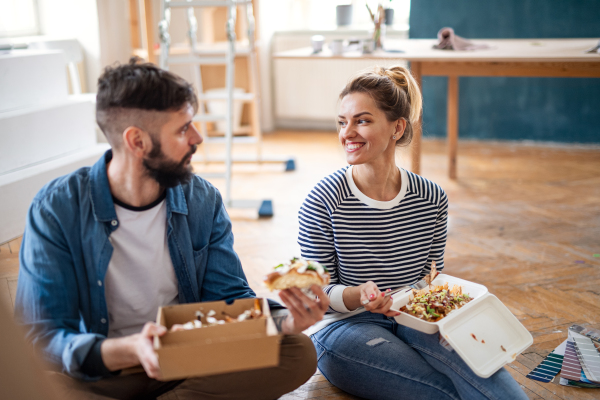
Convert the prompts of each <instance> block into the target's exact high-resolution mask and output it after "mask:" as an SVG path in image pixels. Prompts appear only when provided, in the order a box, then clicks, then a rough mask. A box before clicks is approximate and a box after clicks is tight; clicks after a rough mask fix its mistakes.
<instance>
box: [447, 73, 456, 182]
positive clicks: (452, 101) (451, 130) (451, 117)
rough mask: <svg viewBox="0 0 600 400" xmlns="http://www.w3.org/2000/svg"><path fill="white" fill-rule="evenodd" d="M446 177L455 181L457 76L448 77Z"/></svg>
mask: <svg viewBox="0 0 600 400" xmlns="http://www.w3.org/2000/svg"><path fill="white" fill-rule="evenodd" d="M447 117H448V120H447V130H448V175H449V177H450V179H456V152H457V148H458V76H456V75H453V76H449V77H448V116H447Z"/></svg>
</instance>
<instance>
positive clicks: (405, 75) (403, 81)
mask: <svg viewBox="0 0 600 400" xmlns="http://www.w3.org/2000/svg"><path fill="white" fill-rule="evenodd" d="M375 72H376V73H377V74H379V75H381V76H386V77H388V78H389V79H390V80H391V81H392V82H393V83H394V85H395V86H396V87H397V88H399V89H401V90H404V92H405V93H406V94H407V97H408V99H407V100H408V102H409V104H410V113H409V117H408V119H409V120H410V123H411V124H413V125H414V124H416V123H418V122H419V117H420V116H421V111H422V108H423V100H422V97H421V89H419V84H418V83H417V80H416V79H415V78H414V77H413V76H412V74H411V72H410V70H409V69H408V68H405V67H403V66H401V65H394V66H393V67H389V68H386V67H376V68H375Z"/></svg>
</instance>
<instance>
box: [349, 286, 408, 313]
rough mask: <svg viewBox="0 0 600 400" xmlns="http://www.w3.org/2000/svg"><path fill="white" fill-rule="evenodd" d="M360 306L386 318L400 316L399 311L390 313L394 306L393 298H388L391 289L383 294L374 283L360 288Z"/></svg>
mask: <svg viewBox="0 0 600 400" xmlns="http://www.w3.org/2000/svg"><path fill="white" fill-rule="evenodd" d="M358 288H359V290H360V304H362V305H363V306H364V307H365V310H367V311H370V312H372V313H374V314H383V315H385V316H386V317H395V316H398V315H400V313H399V312H397V311H390V307H391V306H392V304H393V302H394V301H393V299H392V296H386V293H387V292H389V291H390V289H388V290H386V291H385V292H382V291H380V290H379V288H378V287H377V285H376V284H375V283H374V282H373V281H368V282H366V283H363V284H362V285H360V286H359V287H358Z"/></svg>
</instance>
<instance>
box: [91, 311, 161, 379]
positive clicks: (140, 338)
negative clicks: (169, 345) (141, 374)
mask: <svg viewBox="0 0 600 400" xmlns="http://www.w3.org/2000/svg"><path fill="white" fill-rule="evenodd" d="M166 332H167V329H166V328H165V327H164V326H161V325H157V324H155V323H154V322H147V323H146V325H144V328H143V329H142V332H141V333H137V334H135V335H130V336H125V337H122V338H118V339H106V340H104V342H102V346H101V347H100V351H101V353H102V361H103V362H104V365H105V366H106V368H108V370H110V371H117V370H120V369H124V368H130V367H135V366H137V365H140V364H141V365H142V367H144V370H145V371H146V374H148V376H149V377H150V378H154V379H160V367H159V365H158V357H157V356H156V353H155V352H154V347H153V345H152V341H153V340H154V336H155V335H158V336H162V335H164V334H165V333H166Z"/></svg>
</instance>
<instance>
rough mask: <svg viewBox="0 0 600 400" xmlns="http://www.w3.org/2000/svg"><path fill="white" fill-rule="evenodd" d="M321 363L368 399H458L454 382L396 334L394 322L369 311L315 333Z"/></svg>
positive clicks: (336, 382) (327, 374)
mask: <svg viewBox="0 0 600 400" xmlns="http://www.w3.org/2000/svg"><path fill="white" fill-rule="evenodd" d="M311 339H312V340H313V343H314V344H315V347H316V349H317V357H318V365H319V369H320V370H321V372H322V373H323V375H324V376H325V377H326V378H327V379H328V380H329V381H330V382H331V383H332V384H334V385H335V386H337V387H339V388H340V389H342V390H344V391H346V392H348V393H352V394H354V395H356V396H360V397H364V398H367V399H398V398H418V399H436V400H438V399H459V396H458V393H457V392H456V389H455V388H454V385H453V383H452V381H451V380H450V379H449V378H448V377H446V376H445V375H444V374H442V373H440V372H438V371H437V370H435V369H434V368H433V367H432V366H430V365H429V363H428V362H427V361H426V360H424V359H423V357H421V355H420V354H419V353H418V352H417V351H415V350H413V349H412V348H411V347H410V346H408V345H406V344H405V343H403V342H402V341H401V340H400V339H399V338H398V337H397V336H395V335H394V333H393V323H392V322H391V321H390V320H388V319H387V318H386V317H384V316H382V315H379V314H371V313H364V314H360V315H357V316H354V317H351V318H348V319H345V320H342V321H338V322H334V323H333V324H331V325H329V326H327V327H326V328H324V329H323V330H321V331H319V332H317V333H315V334H314V335H312V337H311Z"/></svg>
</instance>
